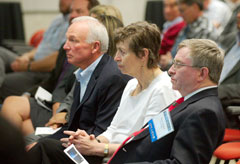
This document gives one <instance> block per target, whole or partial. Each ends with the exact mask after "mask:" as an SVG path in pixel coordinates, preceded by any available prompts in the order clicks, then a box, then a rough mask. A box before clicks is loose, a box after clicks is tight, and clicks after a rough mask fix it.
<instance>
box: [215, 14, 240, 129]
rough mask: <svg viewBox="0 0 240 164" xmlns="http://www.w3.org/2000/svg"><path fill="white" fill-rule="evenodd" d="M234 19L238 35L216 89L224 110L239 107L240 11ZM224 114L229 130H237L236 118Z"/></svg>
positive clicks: (226, 56) (227, 55) (228, 54)
mask: <svg viewBox="0 0 240 164" xmlns="http://www.w3.org/2000/svg"><path fill="white" fill-rule="evenodd" d="M235 19H236V21H237V28H238V33H237V36H235V40H234V43H233V44H232V46H231V48H229V50H227V51H226V55H225V57H224V65H223V70H222V73H221V76H220V80H219V87H218V92H219V95H218V96H219V98H220V100H221V102H222V105H223V108H224V109H226V108H227V107H228V106H239V104H240V92H239V87H240V55H239V52H240V11H239V12H238V14H237V16H236V18H235ZM225 113H226V116H227V121H228V122H227V126H228V127H230V128H238V127H239V125H238V121H236V119H235V118H236V117H235V116H234V115H232V114H229V112H227V110H225ZM237 120H238V118H237Z"/></svg>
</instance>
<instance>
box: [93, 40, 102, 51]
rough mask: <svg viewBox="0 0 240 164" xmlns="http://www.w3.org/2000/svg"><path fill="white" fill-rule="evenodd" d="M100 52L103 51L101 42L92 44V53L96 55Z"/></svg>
mask: <svg viewBox="0 0 240 164" xmlns="http://www.w3.org/2000/svg"><path fill="white" fill-rule="evenodd" d="M98 51H99V52H100V51H101V44H100V42H99V41H95V42H94V43H93V44H92V53H96V52H98Z"/></svg>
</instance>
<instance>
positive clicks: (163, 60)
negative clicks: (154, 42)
mask: <svg viewBox="0 0 240 164" xmlns="http://www.w3.org/2000/svg"><path fill="white" fill-rule="evenodd" d="M163 4H164V10H163V12H164V18H165V20H166V22H165V23H164V24H163V34H162V37H163V38H162V42H161V48H160V51H159V54H160V66H161V69H162V70H168V68H169V67H170V65H171V62H172V56H171V53H169V52H171V49H172V46H173V45H174V42H175V39H176V37H177V36H178V33H179V32H180V31H181V29H182V28H183V27H184V26H185V23H184V22H183V19H182V17H181V16H180V12H179V9H178V5H177V0H164V2H163Z"/></svg>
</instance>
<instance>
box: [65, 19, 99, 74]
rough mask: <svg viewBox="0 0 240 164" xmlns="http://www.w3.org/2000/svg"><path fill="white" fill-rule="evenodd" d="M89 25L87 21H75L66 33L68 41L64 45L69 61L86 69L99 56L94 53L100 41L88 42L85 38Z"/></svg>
mask: <svg viewBox="0 0 240 164" xmlns="http://www.w3.org/2000/svg"><path fill="white" fill-rule="evenodd" d="M88 32H89V31H88V25H87V23H86V22H76V23H73V24H72V25H71V26H70V27H69V29H68V31H67V34H66V37H67V41H66V42H65V45H64V47H63V48H64V50H66V54H67V59H68V62H69V63H71V64H73V65H75V66H77V67H80V68H81V69H85V68H86V67H88V66H89V65H90V64H91V63H93V62H94V61H95V60H96V58H97V57H98V56H95V55H93V53H95V52H96V51H97V50H96V49H95V48H96V47H98V48H99V46H100V43H99V42H94V43H87V42H86V41H85V40H86V38H87V34H88Z"/></svg>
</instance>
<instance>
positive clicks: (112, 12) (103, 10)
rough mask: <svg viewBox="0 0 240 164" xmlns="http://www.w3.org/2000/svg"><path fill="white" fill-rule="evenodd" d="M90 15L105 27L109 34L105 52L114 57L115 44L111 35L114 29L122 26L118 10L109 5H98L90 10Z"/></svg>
mask: <svg viewBox="0 0 240 164" xmlns="http://www.w3.org/2000/svg"><path fill="white" fill-rule="evenodd" d="M90 16H92V17H95V18H97V19H98V20H99V21H100V22H101V23H103V24H104V25H105V27H106V28H107V31H108V36H109V47H108V52H107V54H108V55H110V56H112V57H113V58H114V56H115V54H116V44H115V42H114V37H113V34H114V30H115V29H117V28H119V27H123V23H122V15H121V12H120V10H119V9H118V8H116V7H114V6H111V5H98V6H96V7H94V8H92V9H91V10H90Z"/></svg>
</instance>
